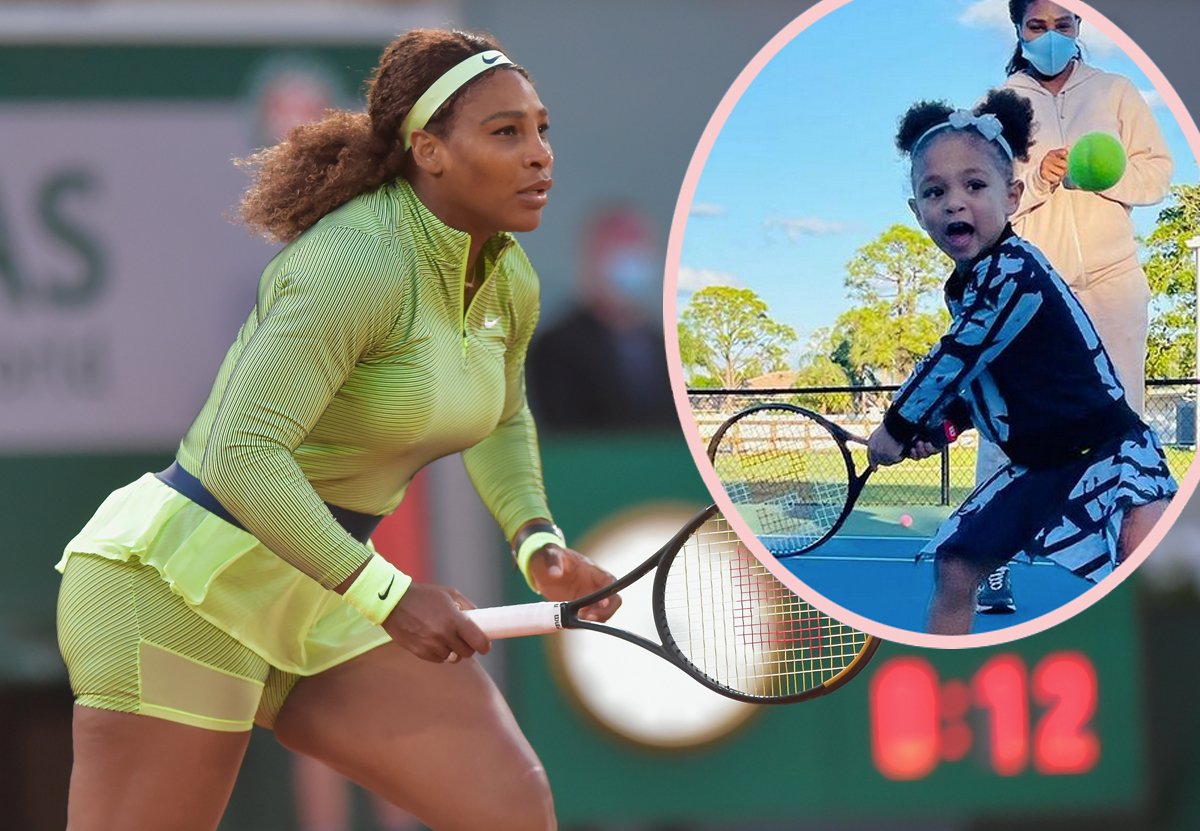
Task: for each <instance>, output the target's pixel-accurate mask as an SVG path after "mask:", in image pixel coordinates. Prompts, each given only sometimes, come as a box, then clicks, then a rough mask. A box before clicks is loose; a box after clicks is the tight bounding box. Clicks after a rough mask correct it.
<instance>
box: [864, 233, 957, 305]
mask: <svg viewBox="0 0 1200 831" xmlns="http://www.w3.org/2000/svg"><path fill="white" fill-rule="evenodd" d="M952 267H953V263H951V261H950V259H949V258H948V257H946V255H945V254H943V253H942V252H941V251H940V250H938V247H937V246H936V245H934V244H933V241H932V240H930V239H929V237H928V236H926V235H925V233H924V232H923V231H918V230H917V229H915V228H909V227H907V226H905V225H893V226H892V227H891V228H888V229H887V230H886V231H884V232H883V233H882V234H880V235H879V236H878V237H877V238H876V239H874V240H873V241H871V242H869V243H867V244H866V245H864V246H863V247H862V248H860V249H858V251H856V252H855V254H854V257H853V259H851V260H850V262H848V263H847V264H846V288H847V289H849V291H850V295H851V296H852V297H856V298H857V299H859V300H861V301H862V302H863V303H867V304H875V303H880V302H883V303H886V304H887V305H888V307H889V308H890V309H891V310H892V312H893V314H895V315H896V316H897V317H913V316H915V315H916V314H917V313H918V311H919V310H920V309H921V308H922V307H923V308H925V309H927V310H929V311H933V310H934V309H935V308H936V306H937V304H938V300H937V297H938V295H939V293H940V291H941V286H942V281H943V280H945V279H946V275H947V274H948V273H949V271H950V269H951V268H952Z"/></svg>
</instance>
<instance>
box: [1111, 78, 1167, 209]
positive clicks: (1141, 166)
mask: <svg viewBox="0 0 1200 831" xmlns="http://www.w3.org/2000/svg"><path fill="white" fill-rule="evenodd" d="M1116 107H1117V122H1118V125H1119V128H1120V131H1121V134H1120V139H1121V145H1122V146H1123V147H1124V148H1125V174H1124V175H1123V176H1122V177H1121V179H1120V181H1118V182H1117V183H1116V184H1115V185H1113V186H1112V187H1111V188H1109V189H1108V190H1104V191H1100V195H1101V196H1102V197H1104V198H1105V199H1111V200H1113V201H1114V202H1120V203H1122V204H1124V205H1154V204H1156V203H1158V202H1161V201H1162V200H1163V199H1164V198H1165V197H1166V195H1167V192H1168V190H1169V189H1170V187H1171V173H1172V171H1173V170H1174V163H1173V162H1172V160H1171V151H1170V150H1168V149H1167V142H1166V139H1164V138H1163V135H1162V131H1161V130H1159V129H1158V122H1157V121H1155V119H1154V114H1153V113H1152V112H1151V111H1150V107H1149V105H1147V104H1146V100H1145V99H1144V98H1142V94H1141V93H1140V92H1138V91H1137V88H1136V87H1134V85H1133V83H1132V82H1131V81H1129V80H1128V79H1125V78H1121V79H1119V81H1118V94H1117V103H1116Z"/></svg>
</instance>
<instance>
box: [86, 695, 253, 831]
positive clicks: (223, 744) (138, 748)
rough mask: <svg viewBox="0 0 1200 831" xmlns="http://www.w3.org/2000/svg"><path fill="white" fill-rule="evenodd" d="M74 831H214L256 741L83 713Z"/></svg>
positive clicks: (109, 712)
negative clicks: (249, 748) (248, 747)
mask: <svg viewBox="0 0 1200 831" xmlns="http://www.w3.org/2000/svg"><path fill="white" fill-rule="evenodd" d="M73 729H74V742H75V763H74V766H73V767H72V769H71V791H70V801H69V803H68V806H67V831H92V829H95V831H114V829H120V831H162V829H165V828H170V829H172V830H173V831H212V829H215V828H216V827H217V824H218V823H219V822H220V821H221V814H222V813H223V812H224V811H225V805H226V803H227V802H228V801H229V794H230V792H231V791H232V790H233V783H234V780H235V779H236V778H237V772H238V767H239V766H240V765H241V762H242V756H243V755H244V754H245V752H246V745H247V744H249V741H250V733H249V732H240V733H226V732H221V731H217V730H206V729H204V728H201V727H192V726H190V725H187V724H178V723H176V722H173V721H166V720H164V719H160V718H152V717H149V716H139V715H134V714H132V713H118V712H114V711H112V710H100V709H97V708H94V707H80V706H76V707H75V719H74V728H73Z"/></svg>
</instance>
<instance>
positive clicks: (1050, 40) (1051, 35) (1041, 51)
mask: <svg viewBox="0 0 1200 831" xmlns="http://www.w3.org/2000/svg"><path fill="white" fill-rule="evenodd" d="M1020 37H1021V30H1020V29H1019V28H1018V29H1017V38H1018V39H1020ZM1077 53H1078V47H1077V46H1076V45H1075V38H1072V37H1067V36H1066V35H1060V34H1059V33H1058V32H1046V33H1045V34H1044V35H1039V36H1038V37H1036V38H1034V39H1033V40H1021V54H1022V55H1024V56H1025V59H1026V60H1027V61H1029V62H1030V63H1031V64H1033V68H1034V69H1036V70H1037V71H1038V72H1040V73H1042V75H1045V76H1046V77H1047V78H1053V77H1054V76H1055V75H1057V74H1058V73H1060V72H1062V71H1063V70H1064V69H1066V68H1067V64H1068V63H1070V61H1071V58H1073V57H1075V55H1076V54H1077Z"/></svg>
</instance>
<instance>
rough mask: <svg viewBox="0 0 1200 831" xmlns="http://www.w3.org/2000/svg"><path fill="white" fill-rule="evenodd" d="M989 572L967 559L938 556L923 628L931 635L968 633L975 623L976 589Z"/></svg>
mask: <svg viewBox="0 0 1200 831" xmlns="http://www.w3.org/2000/svg"><path fill="white" fill-rule="evenodd" d="M989 571H990V569H989V568H987V567H986V566H983V565H980V564H978V563H973V562H969V561H967V560H959V559H938V561H937V562H936V563H935V564H934V585H933V599H932V600H931V601H930V603H929V617H928V619H927V621H926V624H925V630H926V631H927V632H930V633H932V634H934V635H968V634H970V632H971V627H972V625H973V624H974V622H975V592H976V590H977V589H978V587H979V581H980V580H982V579H983V576H984V575H985V574H987V573H988V572H989Z"/></svg>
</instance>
